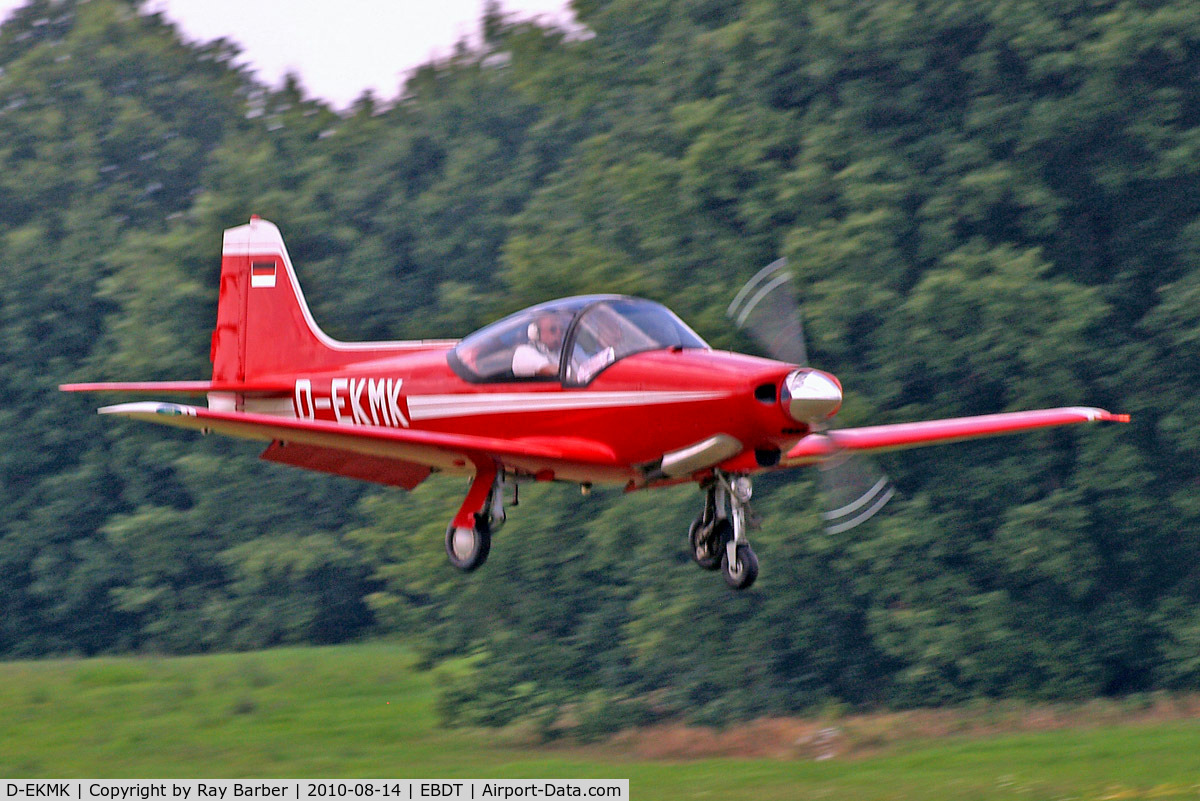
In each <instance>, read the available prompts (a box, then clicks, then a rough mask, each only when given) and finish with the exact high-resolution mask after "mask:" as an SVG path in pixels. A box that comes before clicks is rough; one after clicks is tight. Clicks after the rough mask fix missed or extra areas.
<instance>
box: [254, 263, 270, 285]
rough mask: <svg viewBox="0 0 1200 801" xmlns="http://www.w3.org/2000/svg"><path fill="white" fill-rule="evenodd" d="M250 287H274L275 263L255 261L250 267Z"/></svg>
mask: <svg viewBox="0 0 1200 801" xmlns="http://www.w3.org/2000/svg"><path fill="white" fill-rule="evenodd" d="M250 286H252V287H254V286H275V262H273V261H256V262H254V263H252V264H251V265H250Z"/></svg>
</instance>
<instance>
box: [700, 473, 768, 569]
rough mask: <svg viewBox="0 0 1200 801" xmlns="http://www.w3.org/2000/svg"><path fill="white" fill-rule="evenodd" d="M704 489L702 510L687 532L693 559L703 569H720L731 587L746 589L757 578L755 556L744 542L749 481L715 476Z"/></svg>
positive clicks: (749, 489)
mask: <svg viewBox="0 0 1200 801" xmlns="http://www.w3.org/2000/svg"><path fill="white" fill-rule="evenodd" d="M704 489H705V496H704V509H703V511H701V513H700V515H699V516H698V517H697V518H696V519H695V520H694V521H692V525H691V528H690V529H688V545H689V548H690V551H691V554H692V559H693V561H695V563H696V564H697V565H699V566H700V567H701V568H702V569H704V570H717V569H720V571H721V574H722V575H723V576H724V577H725V583H726V584H728V585H729V586H730V588H732V589H735V590H744V589H748V588H749V587H750V585H752V584H753V583H754V580H755V579H757V578H758V557H757V556H756V555H755V553H754V550H753V549H752V548H751V547H750V542H749V541H748V540H747V539H746V528H747V517H746V516H747V512H748V510H749V501H750V495H751V492H752V490H751V485H750V479H749V478H747V477H745V476H737V477H733V476H729V475H726V474H725V473H717V475H716V476H715V477H714V478H713V479H712V480H711V482H710V483H709V484H707V485H706V486H705V487H704ZM727 503H728V506H729V511H728V513H726V509H725V507H726V504H727Z"/></svg>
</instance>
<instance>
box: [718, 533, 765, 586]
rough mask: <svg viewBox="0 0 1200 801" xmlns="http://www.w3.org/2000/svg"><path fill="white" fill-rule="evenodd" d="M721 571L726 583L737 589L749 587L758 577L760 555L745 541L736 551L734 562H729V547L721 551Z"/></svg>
mask: <svg viewBox="0 0 1200 801" xmlns="http://www.w3.org/2000/svg"><path fill="white" fill-rule="evenodd" d="M721 573H723V574H724V576H725V583H726V584H728V585H729V586H730V587H731V588H733V589H735V590H744V589H747V588H748V587H749V586H750V585H751V584H753V583H754V580H755V579H756V578H758V557H757V556H755V555H754V551H752V550H750V546H749V545H746V544H745V543H743V544H741V545H739V546H737V549H736V550H735V551H734V563H733V564H732V565H731V564H729V549H728V548H724V549H722V551H721Z"/></svg>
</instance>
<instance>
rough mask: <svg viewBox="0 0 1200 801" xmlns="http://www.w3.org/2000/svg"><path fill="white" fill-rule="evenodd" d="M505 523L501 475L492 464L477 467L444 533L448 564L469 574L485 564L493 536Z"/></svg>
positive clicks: (500, 471)
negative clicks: (472, 479)
mask: <svg viewBox="0 0 1200 801" xmlns="http://www.w3.org/2000/svg"><path fill="white" fill-rule="evenodd" d="M504 521H505V514H504V471H503V470H498V469H496V465H495V464H492V463H485V464H481V465H477V466H476V470H475V480H474V481H472V482H471V489H469V490H468V491H467V497H466V499H464V500H463V503H462V506H461V507H460V508H459V510H458V514H457V515H455V516H454V520H452V521H451V522H450V525H449V527H448V528H447V529H446V556H448V557H449V559H450V564H451V565H453V566H454V567H456V568H458V569H459V570H461V571H463V572H464V573H470V572H471V571H472V570H475V569H476V568H478V567H479V566H480V565H482V564H483V563H484V562H486V561H487V558H488V553H489V552H491V550H492V532H494V531H496V530H498V529H499V528H500V527H501V526H503V525H504Z"/></svg>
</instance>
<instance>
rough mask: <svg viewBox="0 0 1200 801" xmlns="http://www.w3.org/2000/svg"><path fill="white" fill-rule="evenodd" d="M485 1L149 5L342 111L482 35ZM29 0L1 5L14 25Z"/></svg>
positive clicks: (537, 9)
mask: <svg viewBox="0 0 1200 801" xmlns="http://www.w3.org/2000/svg"><path fill="white" fill-rule="evenodd" d="M483 4H484V0H149V2H148V3H147V6H146V7H147V8H148V9H149V10H152V11H162V12H163V13H164V14H165V16H166V17H167V18H169V19H171V20H172V21H173V22H175V23H176V25H178V26H179V28H180V29H181V30H182V31H183V33H184V35H185V36H186V37H187V38H189V39H192V40H202V41H207V40H210V39H216V38H218V37H222V36H223V37H225V38H227V39H231V40H233V41H235V42H237V43H238V44H239V45H241V48H242V51H243V52H242V61H244V62H246V63H248V64H249V65H251V66H252V67H253V69H254V70H255V71H256V72H257V73H258V75H259V77H260V78H261V79H262V80H264V81H265V82H267V83H269V84H272V85H277V84H278V83H279V80H280V78H281V77H282V76H283V74H284V73H285V72H287V71H289V70H291V71H293V72H296V73H298V74H299V75H300V76H301V80H302V82H303V84H304V86H305V88H306V89H307V90H308V92H309V93H310V94H314V95H317V96H319V97H323V98H325V99H327V100H329V101H330V102H332V103H333V104H334V105H335V106H336V107H338V108H344V107H346V106H348V105H349V104H350V103H351V102H352V101H353V100H354V98H356V97H358V96H359V94H361V93H362V91H363V90H364V89H368V88H370V89H373V90H374V91H375V94H376V96H377V97H379V98H380V99H383V100H387V99H391V98H393V97H395V96H396V95H397V94H398V91H399V88H400V85H401V84H402V83H403V81H404V75H405V73H406V72H407V71H408V70H410V69H412V68H413V67H416V66H419V65H421V64H423V63H425V62H427V61H429V60H430V59H431V58H433V57H435V56H445V55H449V54H450V53H451V52H453V49H454V43H455V42H457V41H458V40H459V39H462V38H463V37H471V36H474V35H475V34H476V33H477V32H478V29H479V19H480V17H481V16H482V12H483ZM22 5H24V2H23V0H0V15H2V16H3V17H4V18H7V17H8V15H9V14H10V13H11V12H12V10H13V9H15V8H19V7H20V6H22ZM566 6H567V0H501V7H502V8H503V9H504V10H505V11H506V12H510V13H512V14H514V15H515V16H517V17H520V18H530V17H537V16H540V17H544V18H547V19H550V20H555V21H566V20H569V19H570V13H569V11H567V10H566Z"/></svg>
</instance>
